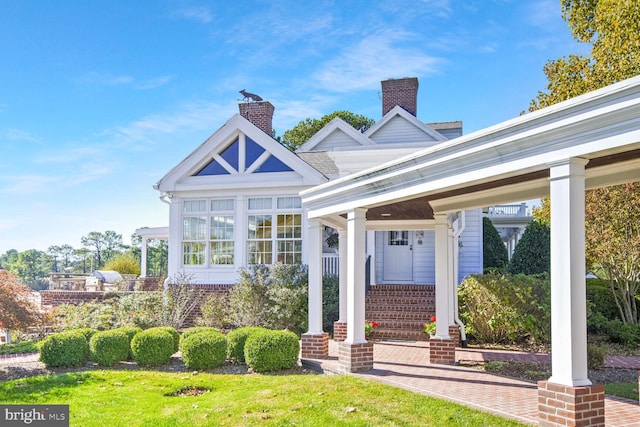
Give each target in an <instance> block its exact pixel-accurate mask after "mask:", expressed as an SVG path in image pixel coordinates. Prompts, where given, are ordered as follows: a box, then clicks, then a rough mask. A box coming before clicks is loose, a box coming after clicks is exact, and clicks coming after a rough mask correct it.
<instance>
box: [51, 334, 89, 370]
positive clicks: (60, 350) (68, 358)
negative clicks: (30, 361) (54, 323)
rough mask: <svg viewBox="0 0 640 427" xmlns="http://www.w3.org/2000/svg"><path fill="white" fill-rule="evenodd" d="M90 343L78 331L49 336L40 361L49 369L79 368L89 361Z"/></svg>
mask: <svg viewBox="0 0 640 427" xmlns="http://www.w3.org/2000/svg"><path fill="white" fill-rule="evenodd" d="M88 354H89V343H88V342H87V339H86V338H85V336H84V335H83V334H82V333H80V332H78V331H68V332H59V333H57V334H53V335H49V336H48V337H47V338H45V340H44V341H43V343H42V347H41V349H40V361H41V362H42V363H44V364H45V365H46V366H47V368H54V367H68V366H77V365H80V364H82V363H84V362H86V361H87V356H88Z"/></svg>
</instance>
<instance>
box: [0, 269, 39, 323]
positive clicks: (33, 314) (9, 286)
mask: <svg viewBox="0 0 640 427" xmlns="http://www.w3.org/2000/svg"><path fill="white" fill-rule="evenodd" d="M30 294H31V290H30V289H29V288H28V287H26V286H24V285H22V284H21V283H20V282H19V281H18V277H17V276H16V275H14V274H11V273H9V272H8V271H6V270H0V326H2V328H4V329H18V330H21V329H24V328H26V327H28V326H31V325H33V324H34V323H36V322H37V310H36V306H35V304H34V303H33V302H32V301H31V299H30V296H31V295H30Z"/></svg>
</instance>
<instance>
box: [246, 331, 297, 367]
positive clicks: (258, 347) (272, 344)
mask: <svg viewBox="0 0 640 427" xmlns="http://www.w3.org/2000/svg"><path fill="white" fill-rule="evenodd" d="M299 352H300V343H299V341H298V336H297V335H296V334H294V333H293V332H290V331H259V332H255V333H253V334H251V335H250V336H249V338H247V341H246V343H245V345H244V358H245V360H246V361H247V365H249V366H250V367H251V368H253V370H254V371H256V372H272V371H277V370H279V369H289V368H292V367H293V366H295V365H296V363H297V362H298V354H299Z"/></svg>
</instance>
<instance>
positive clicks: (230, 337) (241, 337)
mask: <svg viewBox="0 0 640 427" xmlns="http://www.w3.org/2000/svg"><path fill="white" fill-rule="evenodd" d="M267 330H268V329H265V328H262V327H260V326H245V327H244V328H238V329H234V330H232V331H230V332H229V333H228V334H227V355H228V356H229V359H231V361H233V362H237V363H244V362H245V360H244V346H245V343H246V341H247V338H249V337H250V336H251V335H252V334H255V333H256V332H261V331H267Z"/></svg>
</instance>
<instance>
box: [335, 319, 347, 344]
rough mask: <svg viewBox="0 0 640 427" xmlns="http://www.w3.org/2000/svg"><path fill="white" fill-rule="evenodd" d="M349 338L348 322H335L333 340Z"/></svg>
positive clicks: (339, 340) (338, 340)
mask: <svg viewBox="0 0 640 427" xmlns="http://www.w3.org/2000/svg"><path fill="white" fill-rule="evenodd" d="M346 339H347V322H341V321H337V322H333V340H334V341H335V342H342V341H344V340H346Z"/></svg>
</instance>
